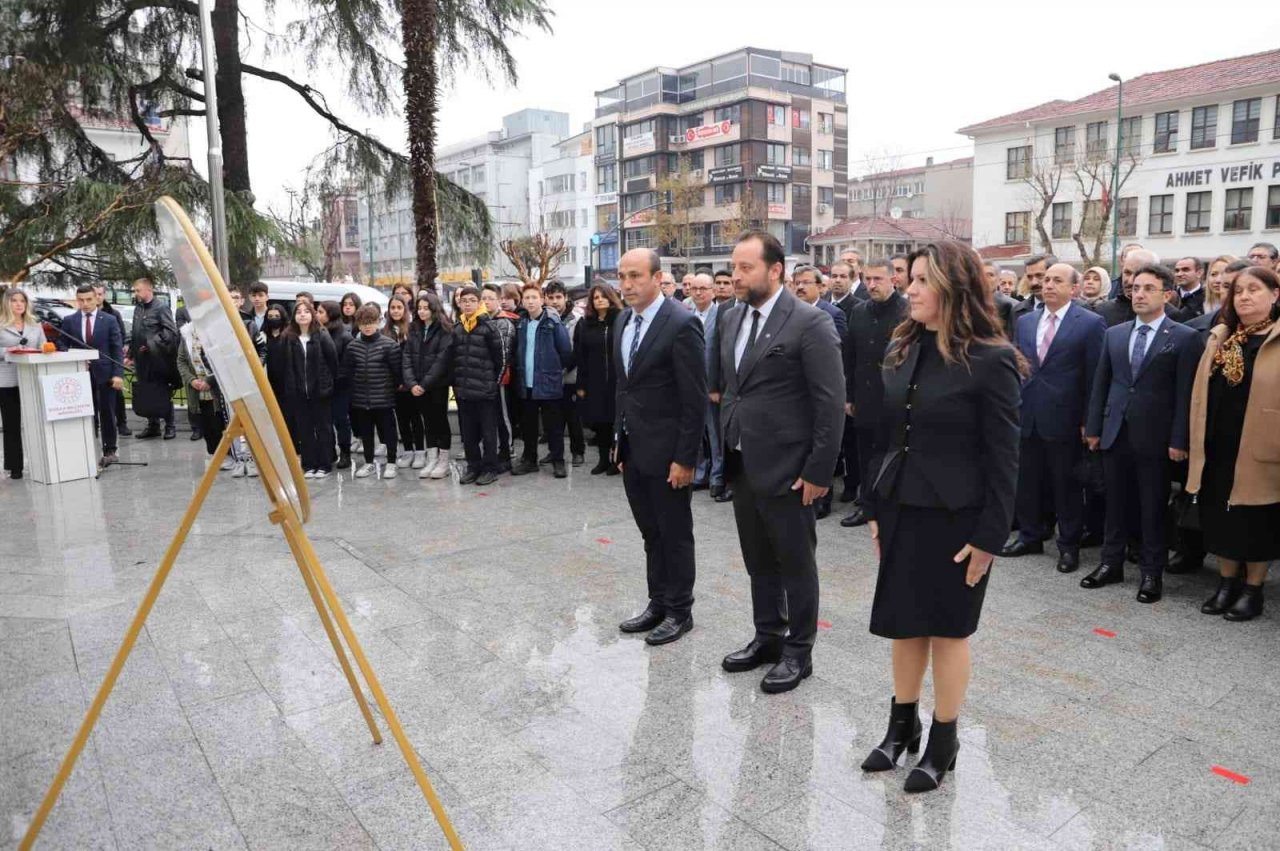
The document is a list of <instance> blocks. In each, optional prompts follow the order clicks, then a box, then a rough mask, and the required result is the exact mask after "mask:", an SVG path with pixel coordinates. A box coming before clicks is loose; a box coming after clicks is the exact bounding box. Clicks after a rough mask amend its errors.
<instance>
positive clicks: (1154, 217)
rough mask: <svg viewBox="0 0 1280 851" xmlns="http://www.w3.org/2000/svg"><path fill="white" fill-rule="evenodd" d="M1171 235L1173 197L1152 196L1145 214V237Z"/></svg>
mask: <svg viewBox="0 0 1280 851" xmlns="http://www.w3.org/2000/svg"><path fill="white" fill-rule="evenodd" d="M1171 233H1173V196H1172V195H1152V196H1151V207H1150V209H1149V210H1148V212H1147V235H1148V236H1163V235H1166V234H1171Z"/></svg>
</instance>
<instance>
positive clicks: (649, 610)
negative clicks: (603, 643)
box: [618, 603, 663, 632]
mask: <svg viewBox="0 0 1280 851" xmlns="http://www.w3.org/2000/svg"><path fill="white" fill-rule="evenodd" d="M662 620H663V615H662V608H661V607H660V606H658V605H655V604H654V603H650V604H649V605H647V606H645V607H644V611H643V612H641V613H640V614H638V615H636V616H635V617H634V618H628V619H626V620H625V621H623V622H622V623H620V624H618V629H620V630H622V631H623V632H648V631H649V630H651V629H653V628H654V627H656V626H657V625H658V624H660V623H662Z"/></svg>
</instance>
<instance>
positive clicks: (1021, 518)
mask: <svg viewBox="0 0 1280 851" xmlns="http://www.w3.org/2000/svg"><path fill="white" fill-rule="evenodd" d="M1082 451H1083V444H1081V442H1080V441H1079V440H1045V439H1043V438H1041V437H1037V436H1032V437H1024V438H1022V447H1021V456H1020V458H1019V461H1018V497H1017V506H1016V513H1017V516H1018V534H1019V536H1020V537H1021V539H1022V540H1024V541H1041V540H1044V539H1045V538H1047V537H1048V532H1049V530H1048V529H1046V528H1045V520H1044V518H1045V517H1046V516H1048V515H1049V511H1050V507H1051V508H1052V510H1053V513H1054V514H1055V515H1056V516H1057V518H1058V550H1059V551H1060V552H1066V553H1076V552H1079V551H1080V536H1081V534H1082V533H1083V531H1084V488H1083V487H1082V486H1081V484H1080V481H1079V479H1077V477H1076V472H1075V468H1076V463H1077V462H1078V461H1079V460H1080V453H1081V452H1082ZM1046 493H1048V494H1050V495H1051V497H1050V498H1051V500H1052V506H1048V505H1045V501H1046V499H1045V494H1046Z"/></svg>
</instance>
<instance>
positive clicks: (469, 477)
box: [458, 470, 480, 485]
mask: <svg viewBox="0 0 1280 851" xmlns="http://www.w3.org/2000/svg"><path fill="white" fill-rule="evenodd" d="M478 478H480V474H479V473H477V472H476V471H475V470H467V472H465V473H463V474H462V478H460V479H458V484H460V485H469V484H473V483H474V482H475V480H476V479H478Z"/></svg>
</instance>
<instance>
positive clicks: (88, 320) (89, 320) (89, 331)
mask: <svg viewBox="0 0 1280 851" xmlns="http://www.w3.org/2000/svg"><path fill="white" fill-rule="evenodd" d="M84 342H85V345H87V346H92V345H93V314H92V313H86V314H85V315H84Z"/></svg>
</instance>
